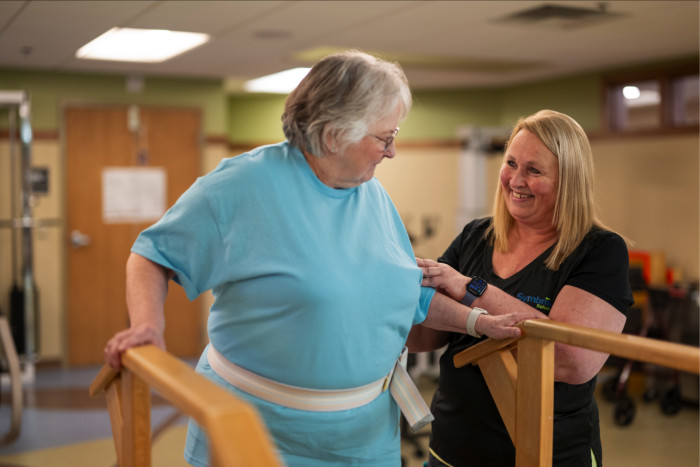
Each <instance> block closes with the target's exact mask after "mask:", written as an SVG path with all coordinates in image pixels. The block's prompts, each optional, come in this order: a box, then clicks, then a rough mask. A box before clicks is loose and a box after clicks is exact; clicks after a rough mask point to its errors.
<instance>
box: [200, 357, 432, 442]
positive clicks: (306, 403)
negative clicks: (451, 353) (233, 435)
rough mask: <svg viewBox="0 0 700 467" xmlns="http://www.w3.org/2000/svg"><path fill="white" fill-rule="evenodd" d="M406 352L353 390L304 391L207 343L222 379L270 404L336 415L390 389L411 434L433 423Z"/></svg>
mask: <svg viewBox="0 0 700 467" xmlns="http://www.w3.org/2000/svg"><path fill="white" fill-rule="evenodd" d="M407 359H408V349H407V348H406V347H404V349H403V352H401V356H400V357H399V358H398V360H397V361H396V363H395V364H394V367H393V368H392V369H391V371H390V372H389V374H388V375H387V376H385V377H384V378H382V379H379V380H377V381H375V382H373V383H369V384H366V385H364V386H359V387H356V388H352V389H329V390H323V389H307V388H301V387H298V386H290V385H288V384H283V383H278V382H277V381H273V380H271V379H267V378H265V377H263V376H260V375H257V374H255V373H253V372H251V371H248V370H246V369H244V368H241V367H240V366H238V365H236V364H235V363H232V362H230V361H229V360H227V359H226V358H225V357H224V356H222V355H221V354H220V353H219V352H217V351H216V349H214V346H213V345H211V344H209V348H208V350H207V360H209V365H210V366H211V368H212V369H213V370H214V372H216V374H217V375H219V376H220V377H221V378H222V379H224V380H226V381H227V382H229V383H230V384H232V385H233V386H234V387H236V388H238V389H240V390H241V391H243V392H246V393H248V394H251V395H253V396H255V397H258V398H260V399H263V400H266V401H268V402H272V403H273V404H277V405H281V406H284V407H289V408H292V409H297V410H306V411H309V412H335V411H339V410H348V409H354V408H356V407H362V406H363V405H367V404H369V403H370V402H372V401H373V400H374V399H376V398H377V397H378V396H379V395H380V394H381V393H382V392H384V391H386V390H387V388H388V389H389V391H390V393H391V396H392V397H393V398H394V400H395V401H396V403H397V404H398V405H399V407H400V408H401V412H402V413H403V415H404V417H406V421H407V422H408V425H409V426H410V427H411V429H412V430H413V431H418V430H420V429H421V428H423V427H424V426H425V425H427V424H428V423H430V422H432V421H433V415H432V414H431V413H430V410H429V409H428V406H427V405H426V404H425V401H424V400H423V397H422V396H421V394H420V392H418V388H417V387H416V385H415V384H414V383H413V380H412V379H411V377H410V376H409V375H408V373H407V372H406V361H407Z"/></svg>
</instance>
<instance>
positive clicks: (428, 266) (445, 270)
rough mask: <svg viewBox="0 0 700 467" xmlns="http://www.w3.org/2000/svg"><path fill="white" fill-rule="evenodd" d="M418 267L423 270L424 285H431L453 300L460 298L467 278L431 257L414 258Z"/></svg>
mask: <svg viewBox="0 0 700 467" xmlns="http://www.w3.org/2000/svg"><path fill="white" fill-rule="evenodd" d="M416 263H417V264H418V267H419V268H421V270H422V271H423V282H422V283H421V285H423V286H424V287H433V288H434V289H436V290H439V291H440V292H442V293H444V294H445V295H447V296H449V297H451V298H452V299H454V300H457V301H459V300H461V299H462V298H464V294H465V293H466V286H467V282H469V279H468V278H467V277H466V276H464V275H462V274H460V273H459V272H457V271H456V270H455V269H454V268H452V267H451V266H448V265H447V264H444V263H438V262H437V261H434V260H432V259H423V258H416Z"/></svg>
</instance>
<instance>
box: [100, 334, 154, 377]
mask: <svg viewBox="0 0 700 467" xmlns="http://www.w3.org/2000/svg"><path fill="white" fill-rule="evenodd" d="M148 344H153V345H155V346H156V347H159V348H161V349H163V350H165V339H164V338H163V332H162V331H161V330H160V329H159V328H158V327H157V326H151V325H148V324H139V325H137V326H134V327H132V328H129V329H126V330H124V331H120V332H118V333H117V334H115V335H114V337H112V338H111V339H110V340H109V341H108V342H107V345H106V346H105V349H104V355H105V361H106V362H107V364H108V365H109V366H111V367H112V368H114V369H115V370H119V369H121V367H122V354H123V353H124V352H125V351H126V350H127V349H130V348H132V347H138V346H140V345H148Z"/></svg>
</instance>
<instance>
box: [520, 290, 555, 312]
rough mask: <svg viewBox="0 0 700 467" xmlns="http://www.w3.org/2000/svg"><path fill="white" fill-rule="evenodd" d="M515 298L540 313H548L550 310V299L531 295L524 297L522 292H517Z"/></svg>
mask: <svg viewBox="0 0 700 467" xmlns="http://www.w3.org/2000/svg"><path fill="white" fill-rule="evenodd" d="M516 297H517V299H518V300H520V301H522V302H525V303H527V304H528V305H530V306H534V307H535V308H537V309H538V310H540V311H549V310H550V309H551V308H552V299H551V298H549V297H546V298H541V297H535V296H533V295H525V294H524V293H522V292H518V295H516Z"/></svg>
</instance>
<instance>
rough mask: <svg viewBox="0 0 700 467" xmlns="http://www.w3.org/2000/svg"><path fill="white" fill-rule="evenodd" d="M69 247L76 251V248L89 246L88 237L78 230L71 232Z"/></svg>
mask: <svg viewBox="0 0 700 467" xmlns="http://www.w3.org/2000/svg"><path fill="white" fill-rule="evenodd" d="M70 246H71V247H72V248H75V249H76V250H77V249H78V248H83V247H86V246H90V236H89V235H85V234H84V233H82V232H81V231H80V230H73V231H72V232H71V233H70Z"/></svg>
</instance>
